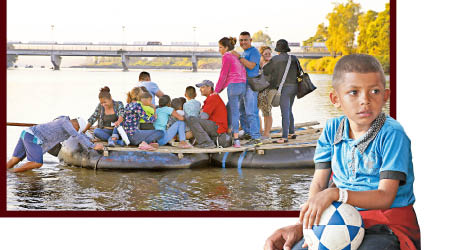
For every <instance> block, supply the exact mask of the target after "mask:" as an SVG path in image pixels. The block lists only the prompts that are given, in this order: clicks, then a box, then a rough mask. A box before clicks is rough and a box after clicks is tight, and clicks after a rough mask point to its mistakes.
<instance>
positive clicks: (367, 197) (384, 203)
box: [300, 179, 400, 228]
mask: <svg viewBox="0 0 450 250" xmlns="http://www.w3.org/2000/svg"><path fill="white" fill-rule="evenodd" d="M399 182H400V181H399V180H393V179H383V180H380V184H379V185H378V189H377V190H370V191H347V192H348V199H347V203H348V204H350V205H353V206H356V207H360V208H364V209H388V208H390V207H391V205H392V203H393V202H394V199H395V196H396V195H397V190H398V186H399ZM311 185H312V184H311ZM337 200H339V189H338V188H327V189H325V190H323V191H320V192H318V193H316V194H315V195H314V196H311V197H310V198H309V199H308V201H307V202H306V203H305V205H304V206H303V207H302V211H301V212H300V221H301V222H303V224H304V225H305V227H306V228H312V225H313V224H318V223H319V220H320V216H321V215H322V213H323V211H324V210H325V209H326V208H327V207H328V206H330V205H331V203H332V202H333V201H337Z"/></svg>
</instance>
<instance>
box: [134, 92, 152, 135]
mask: <svg viewBox="0 0 450 250" xmlns="http://www.w3.org/2000/svg"><path fill="white" fill-rule="evenodd" d="M137 103H139V104H141V106H142V109H143V110H144V111H145V113H146V114H147V115H148V116H153V115H154V114H155V109H154V108H153V107H152V95H151V94H150V93H149V92H148V91H144V92H142V93H141V94H140V95H139V101H137ZM139 129H141V130H153V129H155V127H154V126H153V123H151V122H145V120H144V119H142V118H141V120H139Z"/></svg>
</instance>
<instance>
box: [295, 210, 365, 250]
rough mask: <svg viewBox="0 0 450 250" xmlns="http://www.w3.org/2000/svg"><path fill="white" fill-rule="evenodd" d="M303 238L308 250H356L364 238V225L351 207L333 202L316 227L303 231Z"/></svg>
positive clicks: (357, 213)
mask: <svg viewBox="0 0 450 250" xmlns="http://www.w3.org/2000/svg"><path fill="white" fill-rule="evenodd" d="M303 236H304V237H305V241H306V243H307V244H308V249H310V250H354V249H355V250H356V249H358V247H359V245H360V244H361V242H362V240H363V238H364V224H363V220H362V218H361V215H360V214H359V212H358V211H357V210H356V209H355V208H354V207H353V206H351V205H348V204H343V203H340V202H333V203H332V204H331V205H330V206H329V207H328V208H327V209H325V211H324V212H323V213H322V216H321V217H320V221H319V224H318V225H314V226H313V227H312V229H303Z"/></svg>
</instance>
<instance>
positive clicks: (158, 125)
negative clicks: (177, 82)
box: [153, 95, 192, 148]
mask: <svg viewBox="0 0 450 250" xmlns="http://www.w3.org/2000/svg"><path fill="white" fill-rule="evenodd" d="M169 106H170V97H169V96H168V95H163V96H161V97H160V98H159V108H157V109H156V115H157V119H156V121H155V122H154V124H153V125H154V126H155V130H156V131H162V132H163V133H164V136H163V137H162V138H161V139H159V140H158V144H159V145H166V144H167V143H168V142H169V141H170V140H172V139H173V138H174V137H175V136H176V135H177V134H178V136H179V139H180V143H179V144H178V145H177V147H178V148H192V145H191V144H189V142H187V141H186V135H185V133H186V131H185V129H186V125H185V123H184V116H182V115H180V114H179V113H177V112H176V111H175V110H174V109H173V108H172V107H169ZM170 116H173V117H175V118H176V119H178V121H176V122H175V123H174V124H172V125H171V126H170V127H169V128H167V122H168V121H169V117H170Z"/></svg>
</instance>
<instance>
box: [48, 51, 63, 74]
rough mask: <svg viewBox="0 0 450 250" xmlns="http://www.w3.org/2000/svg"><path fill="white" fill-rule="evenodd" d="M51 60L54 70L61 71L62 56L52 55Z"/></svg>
mask: <svg viewBox="0 0 450 250" xmlns="http://www.w3.org/2000/svg"><path fill="white" fill-rule="evenodd" d="M50 60H51V61H52V64H53V70H59V67H60V66H61V56H58V55H55V54H52V55H51V57H50Z"/></svg>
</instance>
